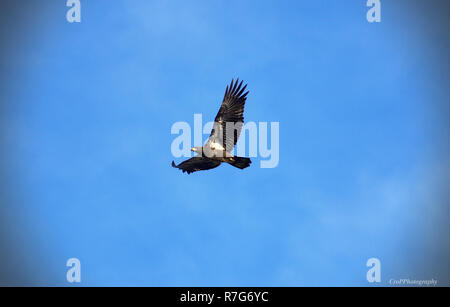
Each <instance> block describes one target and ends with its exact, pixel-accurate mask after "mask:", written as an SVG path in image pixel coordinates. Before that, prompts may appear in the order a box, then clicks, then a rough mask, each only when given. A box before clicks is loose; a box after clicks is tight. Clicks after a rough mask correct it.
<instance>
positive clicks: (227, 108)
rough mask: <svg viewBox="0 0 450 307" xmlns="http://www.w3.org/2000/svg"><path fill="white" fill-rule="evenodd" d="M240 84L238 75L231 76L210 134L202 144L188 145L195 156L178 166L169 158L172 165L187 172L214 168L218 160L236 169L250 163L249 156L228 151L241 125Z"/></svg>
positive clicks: (242, 101)
mask: <svg viewBox="0 0 450 307" xmlns="http://www.w3.org/2000/svg"><path fill="white" fill-rule="evenodd" d="M242 83H243V81H242V80H241V82H239V78H238V79H236V81H234V79H231V84H230V85H229V86H228V85H227V88H226V90H225V95H224V97H223V101H222V105H221V106H220V109H219V112H218V113H217V115H216V118H215V119H214V126H213V129H212V131H211V135H210V136H209V138H208V140H207V141H206V143H205V145H203V146H197V147H193V148H191V151H193V152H195V153H196V154H197V155H196V156H194V157H192V158H190V159H188V160H186V161H183V162H182V163H180V164H178V165H176V164H175V162H174V161H172V166H173V167H175V168H178V169H180V170H182V171H183V173H184V172H187V173H188V174H190V173H193V172H197V171H204V170H210V169H213V168H216V167H218V166H219V165H220V164H222V162H225V163H228V164H230V165H232V166H234V167H237V168H240V169H244V168H247V167H249V166H250V164H251V163H252V161H251V160H250V158H245V157H237V156H234V155H233V154H231V151H232V150H233V148H234V146H236V143H237V140H238V138H239V135H240V134H241V130H242V126H243V124H244V106H245V101H246V100H247V95H248V91H247V92H245V89H246V88H247V84H246V85H244V86H242ZM244 92H245V93H244Z"/></svg>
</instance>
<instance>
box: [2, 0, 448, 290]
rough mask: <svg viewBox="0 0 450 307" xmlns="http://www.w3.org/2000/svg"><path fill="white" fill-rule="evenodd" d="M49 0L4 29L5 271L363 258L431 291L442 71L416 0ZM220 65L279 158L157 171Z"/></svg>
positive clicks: (220, 276)
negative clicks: (268, 131) (268, 127)
mask: <svg viewBox="0 0 450 307" xmlns="http://www.w3.org/2000/svg"><path fill="white" fill-rule="evenodd" d="M59 2H60V3H58V2H57V1H40V2H39V3H36V2H33V1H31V2H30V1H29V2H26V1H25V2H24V7H23V9H21V10H20V12H17V11H16V14H17V18H15V19H14V22H11V24H10V27H9V28H8V30H3V31H4V32H3V35H5V36H6V37H8V42H9V45H8V48H7V49H6V50H7V51H8V57H2V59H1V67H2V74H3V76H2V80H8V81H7V84H8V87H3V90H2V91H3V93H2V98H3V99H4V101H6V102H8V104H7V106H8V107H7V112H6V113H4V115H3V117H4V118H3V123H4V125H3V128H2V129H4V132H3V134H2V137H3V142H4V144H6V145H7V146H6V147H7V148H8V151H7V152H6V157H7V158H6V159H7V160H6V161H7V165H8V169H9V171H10V172H11V173H13V174H15V175H13V176H11V177H10V178H9V180H8V181H7V182H6V183H5V186H8V191H9V193H10V194H11V195H12V196H11V197H12V199H13V201H12V202H11V203H9V206H7V208H8V209H7V211H6V212H7V213H6V214H7V216H6V217H5V220H9V221H10V222H9V223H10V224H11V226H10V234H11V236H10V240H11V242H13V243H11V246H9V247H8V248H9V250H10V252H11V251H14V252H17V253H19V251H20V256H19V255H18V257H17V258H16V259H15V260H13V261H12V263H13V265H12V267H13V268H14V269H12V270H21V271H22V276H24V277H23V278H22V279H21V280H19V281H18V282H19V283H26V284H33V285H69V284H68V283H67V282H66V280H65V277H66V270H67V268H66V267H65V263H66V261H67V259H68V258H71V257H76V258H79V259H80V261H81V265H82V285H88V286H97V285H127V286H131V285H150V286H188V285H189V286H232V285H233V286H300V285H363V286H365V285H368V283H367V281H366V271H367V267H366V265H365V264H366V261H367V259H369V258H371V257H377V258H379V259H380V260H381V263H382V282H383V284H387V282H388V281H389V279H390V278H395V279H399V278H413V279H431V278H434V279H438V280H440V282H441V284H442V283H444V284H446V283H447V284H448V282H449V280H448V279H447V280H446V278H447V276H446V275H445V273H443V271H444V272H445V268H448V261H447V260H446V259H445V258H444V259H441V258H439V257H442V249H445V248H448V244H447V245H446V246H443V247H442V246H438V243H440V242H441V241H444V242H445V241H446V237H447V236H446V233H445V232H443V231H442V227H441V225H445V224H446V223H447V222H448V207H447V206H446V203H445V200H443V199H442V197H441V191H442V190H443V189H444V187H445V185H443V182H446V181H445V180H446V179H447V178H448V174H447V172H446V170H447V166H448V158H447V156H446V155H444V154H442V153H441V151H440V150H441V147H442V144H443V141H442V139H443V136H445V134H444V133H446V132H443V129H442V126H443V125H441V124H440V121H442V118H441V117H442V114H440V112H439V106H440V104H439V102H442V101H445V100H446V97H447V96H446V94H447V93H446V92H445V91H444V90H442V86H439V85H444V86H447V85H448V84H447V83H448V82H445V80H448V75H443V70H444V68H443V67H442V66H439V65H438V58H439V56H442V50H439V49H437V48H436V47H435V46H436V44H437V42H439V41H440V38H441V36H440V35H442V32H440V30H439V28H438V26H437V21H435V20H434V19H433V18H432V16H430V15H426V16H425V15H420V14H419V13H418V11H419V10H418V8H417V7H418V5H417V4H415V5H412V4H411V3H410V2H408V1H403V2H401V1H397V2H396V3H395V4H393V2H392V1H382V5H383V6H382V22H381V23H379V24H370V23H368V22H367V21H366V17H365V16H366V12H367V9H368V8H367V7H366V6H365V1H356V0H353V1H282V2H281V3H280V2H273V1H257V2H256V1H195V2H194V1H122V0H120V1H98V0H96V1H94V0H90V1H81V3H82V22H81V23H79V24H75V23H74V24H69V23H68V22H67V21H66V20H65V14H66V11H67V9H68V8H66V7H65V5H64V4H65V1H59ZM424 25H426V27H424ZM446 46H448V44H447V45H446ZM442 76H444V77H446V78H447V79H443V78H442ZM236 77H239V78H241V79H244V80H245V82H247V83H248V89H249V90H250V94H249V96H248V100H247V104H246V114H245V118H246V120H251V121H255V122H259V121H269V122H270V121H278V122H279V123H280V163H279V166H278V167H277V168H274V169H261V168H259V167H258V166H259V159H258V158H256V159H254V164H253V165H252V167H250V168H248V169H246V170H245V171H240V170H237V169H235V168H232V167H231V166H228V165H223V166H221V167H219V168H217V169H215V170H213V171H208V172H199V173H195V174H192V175H189V176H188V175H186V174H182V173H181V172H179V171H178V170H175V169H173V168H172V167H171V166H170V162H171V161H172V160H173V157H172V155H171V152H170V148H171V147H170V146H171V143H172V141H173V139H174V138H175V136H173V135H171V133H170V128H171V126H172V124H173V123H175V122H177V121H187V122H189V123H193V114H194V113H202V114H203V120H204V122H205V121H208V120H212V119H213V118H214V116H215V114H216V112H217V110H218V108H219V106H220V103H221V98H222V97H223V93H224V90H225V86H226V85H227V84H228V83H229V82H230V80H231V78H236ZM446 84H447V85H446ZM205 137H206V136H205ZM176 161H177V162H180V161H181V160H180V159H176ZM447 250H448V249H447ZM436 262H438V263H440V264H442V265H441V266H440V267H435V266H434V265H435V264H436ZM441 262H442V263H441ZM18 268H20V269H18ZM442 268H444V270H443V269H442Z"/></svg>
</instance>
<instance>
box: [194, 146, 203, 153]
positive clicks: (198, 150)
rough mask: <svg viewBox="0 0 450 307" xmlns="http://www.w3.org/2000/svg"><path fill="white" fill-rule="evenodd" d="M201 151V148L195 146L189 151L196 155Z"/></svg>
mask: <svg viewBox="0 0 450 307" xmlns="http://www.w3.org/2000/svg"><path fill="white" fill-rule="evenodd" d="M202 149H203V148H202V147H201V146H197V147H192V148H191V151H193V152H196V153H201V152H202Z"/></svg>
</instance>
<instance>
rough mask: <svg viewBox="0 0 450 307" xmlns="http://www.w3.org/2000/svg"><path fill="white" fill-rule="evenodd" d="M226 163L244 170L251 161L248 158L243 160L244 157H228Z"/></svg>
mask: <svg viewBox="0 0 450 307" xmlns="http://www.w3.org/2000/svg"><path fill="white" fill-rule="evenodd" d="M226 162H227V163H228V164H231V165H233V166H234V167H237V168H240V169H244V168H246V167H249V166H250V164H251V163H252V160H250V158H244V157H229V158H226Z"/></svg>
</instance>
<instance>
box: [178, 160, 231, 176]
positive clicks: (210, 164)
mask: <svg viewBox="0 0 450 307" xmlns="http://www.w3.org/2000/svg"><path fill="white" fill-rule="evenodd" d="M221 163H222V162H220V161H218V160H213V159H210V158H207V157H193V158H190V159H188V160H186V161H183V162H181V163H180V164H178V165H176V164H175V162H173V161H172V166H173V167H175V168H179V169H181V170H182V171H183V173H184V172H187V173H188V174H190V173H193V172H196V171H204V170H208V169H212V168H215V167H218V166H219V165H220V164H221Z"/></svg>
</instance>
